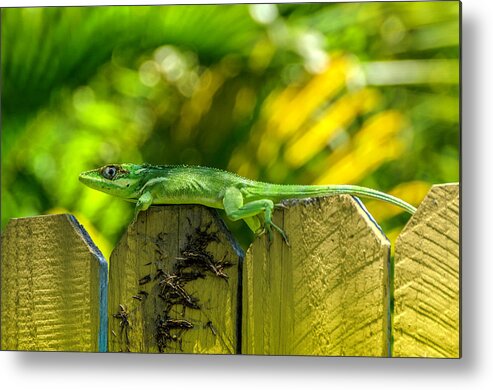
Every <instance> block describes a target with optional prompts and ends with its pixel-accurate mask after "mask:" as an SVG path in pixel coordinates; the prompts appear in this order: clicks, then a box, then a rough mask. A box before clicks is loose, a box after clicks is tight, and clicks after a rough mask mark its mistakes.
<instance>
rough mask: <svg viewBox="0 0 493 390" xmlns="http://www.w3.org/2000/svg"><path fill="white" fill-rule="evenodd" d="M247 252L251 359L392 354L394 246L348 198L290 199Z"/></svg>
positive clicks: (246, 322) (246, 333) (246, 323)
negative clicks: (270, 234) (275, 231)
mask: <svg viewBox="0 0 493 390" xmlns="http://www.w3.org/2000/svg"><path fill="white" fill-rule="evenodd" d="M283 204H284V206H285V208H281V209H276V211H275V213H274V222H275V223H276V224H277V225H278V226H280V227H281V228H282V229H283V230H284V231H285V232H286V233H287V235H288V238H289V242H290V245H291V246H290V247H288V246H287V245H286V244H285V243H284V242H283V240H282V239H281V237H280V236H279V235H275V236H274V239H273V242H272V243H271V245H270V246H269V243H268V240H267V237H266V235H264V236H261V237H259V238H257V239H256V241H255V242H254V243H253V244H252V246H251V247H250V248H249V250H248V251H247V254H246V257H245V266H244V271H243V287H244V290H243V343H242V351H243V353H247V354H268V355H326V356H388V355H389V334H390V329H389V327H390V324H389V274H388V267H389V253H390V244H389V241H388V240H387V238H386V237H385V236H384V235H383V233H382V232H381V230H380V229H379V228H378V226H377V225H376V224H375V223H374V222H373V221H372V219H371V218H370V217H369V216H368V214H367V213H366V211H365V210H364V209H363V208H362V207H361V206H360V204H359V203H358V202H357V201H356V200H355V199H354V198H352V197H350V196H347V195H341V196H331V197H325V198H313V199H303V200H289V201H285V202H284V203H283Z"/></svg>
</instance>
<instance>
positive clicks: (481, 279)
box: [0, 0, 493, 390]
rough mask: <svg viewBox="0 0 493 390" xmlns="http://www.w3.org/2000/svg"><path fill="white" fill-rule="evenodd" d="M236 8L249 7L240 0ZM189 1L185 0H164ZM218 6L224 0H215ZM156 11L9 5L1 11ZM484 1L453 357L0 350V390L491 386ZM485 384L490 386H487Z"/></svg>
mask: <svg viewBox="0 0 493 390" xmlns="http://www.w3.org/2000/svg"><path fill="white" fill-rule="evenodd" d="M244 2H245V3H248V2H252V1H244ZM164 3H173V4H197V2H193V1H174V2H169V1H168V2H164ZM215 3H226V1H215ZM91 4H97V5H102V4H106V5H115V4H123V5H129V4H163V2H162V1H152V0H148V1H142V2H135V1H104V0H103V1H99V2H98V1H59V2H55V1H19V0H2V1H1V5H2V6H47V5H50V6H60V5H91ZM491 4H493V2H490V1H485V0H464V1H463V122H462V145H463V149H462V151H463V154H462V158H463V160H462V163H463V165H462V168H463V170H462V189H463V192H462V195H463V196H462V201H463V202H462V207H463V208H462V216H463V219H462V228H463V237H462V239H463V241H462V245H463V247H462V248H463V251H462V272H463V274H462V277H463V278H462V294H463V301H462V309H463V312H462V314H463V358H462V359H461V360H426V359H364V358H300V357H249V356H194V355H186V356H176V355H164V356H158V355H130V354H82V353H78V354H76V353H23V352H0V385H2V386H0V387H1V388H3V389H14V388H19V389H22V388H35V389H36V390H43V389H50V390H55V389H67V388H71V389H76V390H77V389H84V390H87V389H90V388H98V389H99V388H106V389H113V388H115V389H119V390H124V389H140V388H144V387H145V388H159V389H168V388H172V389H176V390H179V389H186V388H194V389H201V390H202V389H207V388H209V387H212V386H213V387H214V388H215V389H223V388H224V389H226V388H227V389H236V388H238V387H239V388H241V389H243V388H245V389H256V388H280V389H286V388H289V389H290V388H293V389H300V390H301V389H312V388H314V389H322V388H333V389H341V388H342V389H344V390H346V389H365V390H370V389H378V390H383V389H399V390H405V389H412V390H415V389H485V388H487V387H489V386H491V384H492V383H493V374H492V372H493V365H492V364H491V361H492V360H493V356H492V354H493V343H492V335H493V321H492V318H493V314H492V313H493V303H492V301H493V287H492V286H493V258H492V257H493V255H492V251H491V247H490V245H489V244H490V242H491V241H492V239H491V235H492V232H493V229H492V221H493V215H492V208H491V207H488V205H489V204H490V203H491V197H492V194H493V185H492V184H491V183H492V182H493V175H492V174H491V167H493V161H492V159H493V152H492V149H493V142H492V141H493V123H492V119H491V118H492V112H493V110H492V105H493V102H492V101H493V98H492V97H491V91H492V88H493V80H492V79H493V77H492V74H493V61H492V57H493V56H492V52H493V51H492V42H493V19H492V18H493V13H492V12H491V8H492V7H491ZM487 383H490V385H487Z"/></svg>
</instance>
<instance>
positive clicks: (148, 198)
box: [133, 191, 153, 222]
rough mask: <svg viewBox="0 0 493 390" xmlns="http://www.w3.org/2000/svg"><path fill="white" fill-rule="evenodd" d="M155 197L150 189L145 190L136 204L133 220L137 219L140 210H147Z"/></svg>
mask: <svg viewBox="0 0 493 390" xmlns="http://www.w3.org/2000/svg"><path fill="white" fill-rule="evenodd" d="M152 201H153V198H152V194H151V193H150V192H149V191H146V192H144V193H143V194H142V195H141V196H140V198H139V199H138V200H137V204H136V205H135V212H134V219H133V222H135V221H136V220H137V216H138V215H139V212H140V211H145V210H147V209H148V208H149V207H150V206H151V204H152Z"/></svg>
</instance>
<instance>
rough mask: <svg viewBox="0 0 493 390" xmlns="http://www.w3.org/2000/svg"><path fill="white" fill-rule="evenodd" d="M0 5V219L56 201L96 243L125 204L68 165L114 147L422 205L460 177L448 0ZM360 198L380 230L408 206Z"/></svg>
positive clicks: (133, 155)
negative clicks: (430, 193)
mask: <svg viewBox="0 0 493 390" xmlns="http://www.w3.org/2000/svg"><path fill="white" fill-rule="evenodd" d="M1 12H2V42H1V43H2V64H1V67H2V227H4V226H5V224H6V223H7V221H8V220H9V218H13V217H21V216H30V215H37V214H42V213H48V212H63V211H68V212H71V213H74V214H75V215H76V216H77V217H78V218H79V219H80V220H81V221H82V222H83V224H84V225H85V226H87V227H88V228H89V230H90V233H91V235H92V236H93V237H94V239H95V241H96V242H97V243H98V244H99V245H100V246H101V247H102V249H103V252H106V253H105V254H108V252H109V251H110V248H111V247H112V245H114V243H115V242H116V240H117V239H118V238H119V236H120V235H121V234H122V232H123V231H124V229H125V228H126V225H127V223H128V222H129V221H130V219H131V216H132V205H131V204H127V203H125V202H123V201H121V200H118V199H114V198H112V197H110V196H106V195H104V194H100V193H98V192H96V191H93V190H90V189H88V188H84V187H83V186H82V185H81V184H80V183H79V182H78V180H77V177H78V174H79V172H81V171H83V170H87V169H92V168H94V167H98V166H101V165H104V164H106V163H110V162H136V163H138V162H148V163H152V164H181V163H187V164H202V165H207V166H214V167H218V168H224V169H229V170H232V171H236V172H238V173H240V174H243V175H246V176H249V177H251V178H253V179H260V180H266V181H272V182H281V183H282V182H284V183H307V184H310V183H319V182H325V183H331V182H345V183H354V184H362V185H367V186H370V187H373V188H377V189H380V190H383V191H388V192H392V193H395V194H398V195H399V196H401V197H403V198H404V199H407V200H409V201H410V202H412V203H414V204H416V205H417V204H419V202H420V201H421V199H422V197H423V196H424V195H425V194H426V191H427V189H428V188H429V186H430V185H431V184H433V183H442V182H451V181H458V180H459V3H458V2H455V1H450V2H446V1H445V2H444V1H441V2H422V3H421V2H402V3H397V2H396V3H388V2H383V3H378V2H375V3H340V4H337V3H333V4H279V5H262V4H257V5H207V6H205V5H201V6H152V7H149V6H139V7H93V8H91V7H72V8H62V7H60V8H25V9H22V8H21V9H2V11H1ZM368 205H369V208H370V211H371V212H372V213H373V214H374V215H375V217H376V218H377V219H378V220H379V222H381V223H382V224H383V227H384V228H385V229H386V231H387V232H388V234H389V236H390V237H391V238H393V236H395V234H397V233H398V231H399V230H400V229H401V228H402V225H403V223H405V221H406V220H407V218H408V217H407V216H406V215H404V214H402V213H399V212H398V211H397V210H394V209H392V208H391V207H392V206H386V205H378V204H376V203H373V202H372V203H369V204H368ZM388 207H390V209H389V208H388ZM232 229H233V230H237V231H238V232H240V233H241V226H239V225H236V224H232ZM240 238H241V240H242V242H243V244H246V243H247V242H248V240H249V239H251V236H244V235H243V236H242V235H241V234H240Z"/></svg>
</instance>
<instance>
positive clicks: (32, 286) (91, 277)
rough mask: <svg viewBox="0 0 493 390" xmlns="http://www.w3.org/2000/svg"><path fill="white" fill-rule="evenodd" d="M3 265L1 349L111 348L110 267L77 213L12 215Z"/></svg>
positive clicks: (3, 251)
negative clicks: (78, 219) (107, 306)
mask: <svg viewBox="0 0 493 390" xmlns="http://www.w3.org/2000/svg"><path fill="white" fill-rule="evenodd" d="M1 270H2V274H1V281H2V291H1V295H2V313H1V334H2V337H1V342H2V345H1V348H2V350H28V351H93V352H97V351H105V350H106V343H107V338H106V337H107V334H106V332H107V310H106V295H105V294H106V283H107V270H108V267H107V263H106V261H105V260H104V258H103V256H102V255H101V253H100V252H99V250H98V249H97V248H96V247H95V246H94V244H93V243H92V241H91V239H90V238H89V236H88V235H87V233H86V232H85V230H84V229H83V227H82V226H80V225H79V224H78V222H77V221H76V219H75V218H74V217H73V216H71V215H67V214H60V215H46V216H39V217H33V218H19V219H12V220H10V221H9V223H8V224H7V226H6V228H5V231H4V233H3V235H2V266H1Z"/></svg>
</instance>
